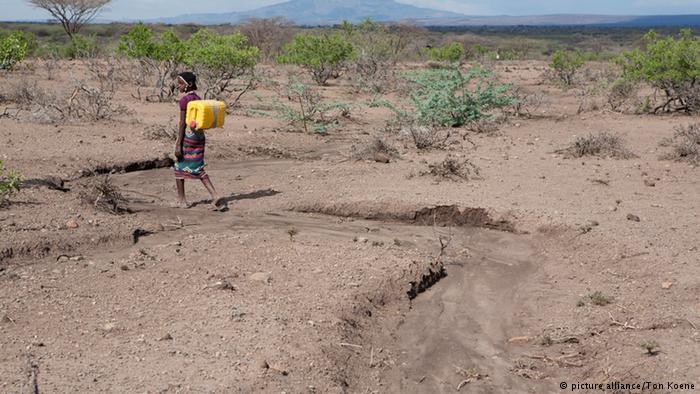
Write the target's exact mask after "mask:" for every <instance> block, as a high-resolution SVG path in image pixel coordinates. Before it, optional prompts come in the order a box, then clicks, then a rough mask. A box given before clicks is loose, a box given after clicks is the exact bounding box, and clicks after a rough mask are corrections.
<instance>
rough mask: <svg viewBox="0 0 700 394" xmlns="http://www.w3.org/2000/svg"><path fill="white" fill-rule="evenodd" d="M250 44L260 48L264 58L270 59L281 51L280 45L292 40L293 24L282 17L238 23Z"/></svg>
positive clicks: (254, 19)
mask: <svg viewBox="0 0 700 394" xmlns="http://www.w3.org/2000/svg"><path fill="white" fill-rule="evenodd" d="M239 28H240V30H241V33H243V34H245V35H246V37H248V42H249V43H250V45H252V46H255V47H258V48H260V55H261V57H262V58H263V59H264V60H271V59H273V58H274V57H276V56H277V55H279V54H280V53H281V52H282V46H283V45H284V44H285V43H287V42H289V41H291V40H292V36H293V35H294V24H293V23H292V22H291V21H289V20H287V19H284V18H282V17H275V18H269V19H260V18H252V19H247V20H246V21H245V22H243V23H241V24H240V25H239Z"/></svg>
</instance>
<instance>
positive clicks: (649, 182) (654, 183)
mask: <svg viewBox="0 0 700 394" xmlns="http://www.w3.org/2000/svg"><path fill="white" fill-rule="evenodd" d="M644 185H645V186H649V187H654V186H656V182H654V181H651V180H649V179H645V180H644Z"/></svg>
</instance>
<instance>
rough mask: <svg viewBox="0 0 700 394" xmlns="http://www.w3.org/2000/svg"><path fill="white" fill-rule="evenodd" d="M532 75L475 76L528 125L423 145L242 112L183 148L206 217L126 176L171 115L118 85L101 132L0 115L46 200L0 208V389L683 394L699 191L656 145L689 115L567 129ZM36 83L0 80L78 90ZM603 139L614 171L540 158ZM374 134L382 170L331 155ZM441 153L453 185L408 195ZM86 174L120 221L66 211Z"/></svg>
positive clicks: (435, 183) (596, 119) (14, 158)
mask: <svg viewBox="0 0 700 394" xmlns="http://www.w3.org/2000/svg"><path fill="white" fill-rule="evenodd" d="M545 66H546V65H545V64H544V63H538V62H524V61H523V62H503V63H498V64H496V65H495V66H494V67H495V72H496V74H497V75H498V76H499V78H501V79H502V80H505V81H508V82H512V83H514V84H515V86H519V87H521V88H522V89H524V90H526V91H528V92H532V93H538V94H540V95H541V96H542V98H543V99H542V102H541V104H540V105H539V106H538V107H537V108H536V109H535V110H534V111H533V113H532V114H531V116H523V117H511V118H509V119H508V121H507V122H505V123H504V124H502V125H501V126H500V129H499V130H498V132H496V133H493V134H483V133H474V132H471V131H468V130H466V129H464V130H461V129H459V130H456V131H455V137H454V138H452V139H451V140H450V144H449V145H448V146H447V147H446V149H433V150H418V149H416V148H415V146H414V145H413V144H412V141H411V140H410V139H409V138H407V137H406V136H404V135H401V134H400V133H396V132H390V131H387V130H386V127H385V126H386V122H387V120H389V119H390V118H391V116H392V115H391V113H390V112H389V111H388V110H387V109H385V108H371V107H370V106H369V105H368V104H367V102H368V101H369V100H370V99H372V97H373V96H372V95H371V94H364V93H359V94H358V93H356V92H354V91H353V89H352V88H351V86H350V85H351V83H352V81H350V80H348V79H347V78H341V79H338V80H334V81H331V84H330V86H328V87H324V88H323V89H322V94H323V96H324V97H326V98H329V99H333V100H343V101H346V102H349V103H351V104H352V109H351V111H350V117H349V118H347V119H343V120H342V121H341V122H340V124H339V126H338V127H335V128H331V129H330V131H329V133H328V134H327V135H317V134H304V133H299V132H290V131H289V127H288V126H287V124H286V123H285V122H283V121H281V120H278V119H273V118H269V117H265V116H262V115H260V114H258V113H257V112H255V110H256V109H258V108H259V107H260V105H261V104H260V101H259V100H258V99H257V98H256V96H254V95H248V96H245V98H244V100H243V102H242V106H241V107H238V108H236V110H234V113H233V114H230V115H229V116H228V117H227V120H226V126H225V127H224V128H223V129H219V130H212V131H210V132H208V135H207V154H206V157H207V161H208V172H209V174H210V176H211V178H212V181H213V183H214V185H215V186H216V187H217V188H218V190H219V191H220V192H221V193H222V194H223V195H224V196H225V199H226V201H227V202H228V207H229V209H228V210H227V211H225V212H215V211H212V210H210V209H209V208H208V204H207V203H208V195H207V194H206V191H205V189H204V188H203V187H202V185H201V184H198V183H197V182H193V181H188V182H187V185H186V186H187V193H188V198H189V200H190V201H191V202H194V203H195V206H194V207H192V208H190V209H187V210H184V209H178V208H171V207H170V206H169V203H170V202H172V201H174V199H175V190H174V189H175V188H174V182H173V177H172V170H171V169H169V168H167V165H165V166H163V164H162V163H161V165H150V167H162V168H150V169H143V168H149V165H148V164H147V163H151V164H153V163H155V162H156V161H158V160H160V161H162V160H163V159H164V158H165V157H167V156H168V155H169V154H170V151H171V150H172V145H173V142H172V141H170V140H168V139H167V138H162V137H153V133H152V131H153V130H154V129H156V128H158V127H161V126H163V125H172V123H173V122H174V118H175V116H176V115H177V110H176V105H175V103H146V102H140V101H137V100H135V99H133V98H132V97H131V94H132V93H133V89H132V87H131V86H129V85H128V84H123V85H122V86H120V89H119V91H118V95H117V96H116V100H117V102H118V103H119V104H121V105H123V106H125V107H126V108H127V109H128V112H124V113H126V114H127V115H119V116H116V117H115V118H114V119H112V120H105V121H99V122H85V121H68V122H63V123H58V124H51V123H49V124H46V123H41V122H38V121H36V118H34V117H32V116H30V115H31V114H28V113H26V112H25V113H24V114H22V113H20V116H18V117H7V116H5V117H0V130H2V131H0V135H1V136H2V140H3V147H2V149H1V150H0V159H1V160H3V161H4V162H5V165H6V167H8V168H12V169H14V170H17V171H19V172H20V173H21V174H22V175H23V177H24V179H25V180H37V179H43V180H46V179H47V178H48V177H54V178H51V179H61V180H63V181H64V185H63V188H64V190H56V189H57V188H56V187H47V186H46V183H45V182H44V183H42V182H38V183H37V182H34V183H32V182H28V183H27V184H26V185H25V187H24V188H23V190H22V191H21V192H20V193H18V194H16V195H13V196H12V197H11V199H10V203H9V204H8V205H7V206H5V207H3V208H0V348H1V349H2V351H1V352H0V392H2V393H20V392H24V390H28V389H29V387H30V386H31V381H32V376H33V375H34V378H35V380H36V382H37V383H38V386H39V389H40V390H41V392H47V393H59V392H110V393H228V392H241V393H251V392H266V393H267V392H269V393H453V392H470V393H556V392H571V391H572V390H571V388H572V387H574V386H573V385H574V384H578V383H588V384H601V383H602V384H603V385H607V384H608V383H611V384H613V383H615V382H618V383H622V384H628V385H629V384H643V383H644V382H654V383H655V384H658V385H660V387H653V386H652V387H645V388H640V389H625V388H615V387H611V388H607V389H605V391H606V392H613V393H627V392H633V393H639V392H644V393H671V392H673V393H676V392H695V391H700V352H699V350H700V330H698V325H700V279H699V278H700V264H699V263H700V261H699V257H698V256H700V253H698V246H699V245H700V232H698V231H697V230H698V229H699V228H700V219H699V218H698V213H699V212H700V199H698V195H700V177H699V176H698V174H699V172H698V171H700V170H698V169H697V168H696V167H693V166H690V165H689V164H687V163H682V162H675V161H668V160H661V159H660V156H661V155H662V154H663V153H664V152H667V151H668V148H664V147H660V145H659V142H660V141H661V140H662V139H664V138H668V137H671V136H672V135H673V133H674V128H675V127H677V126H682V125H688V124H692V123H697V122H700V117H697V116H695V117H691V116H687V115H657V116H652V115H633V114H621V113H615V112H611V111H608V110H605V109H595V110H588V111H584V112H582V113H578V111H577V109H578V108H579V99H578V98H577V96H576V94H575V91H574V90H563V89H561V88H560V87H558V86H556V85H555V84H554V83H553V82H552V81H551V80H548V79H546V78H545V77H543V70H544V69H545ZM62 67H63V68H64V69H66V70H71V72H70V73H66V74H64V75H63V76H62V77H59V78H58V79H54V80H51V81H48V80H46V76H45V75H44V74H43V72H42V71H40V70H38V69H37V70H35V71H27V70H23V71H20V72H15V73H13V74H3V75H0V81H2V84H3V86H15V85H16V84H18V83H25V82H27V83H28V82H29V81H38V84H39V86H42V87H46V88H48V89H61V88H62V87H63V86H65V85H67V84H69V82H70V81H69V79H70V78H74V77H75V75H83V74H80V73H81V72H83V73H84V71H81V69H80V64H79V63H70V64H69V63H64V64H62ZM268 73H269V75H270V76H271V77H272V78H274V79H278V80H281V79H283V75H284V72H283V71H281V70H273V71H272V72H268ZM86 75H87V74H85V75H83V78H86V79H89V78H88V77H87V76H86ZM256 94H257V95H259V96H258V97H261V96H262V97H270V96H272V95H273V92H271V91H270V90H269V89H266V88H265V87H261V88H259V90H258V91H257V92H256ZM389 97H390V98H391V99H396V97H397V94H396V93H394V94H390V95H389ZM5 104H7V103H5ZM2 105H4V104H2ZM7 105H9V106H10V107H12V104H11V103H10V104H7ZM0 108H2V107H0ZM601 108H602V107H601ZM603 131H605V132H610V133H614V134H616V135H619V136H621V137H622V138H623V139H624V141H625V144H626V146H627V148H628V149H629V150H630V151H632V152H633V153H634V154H635V155H636V157H634V158H630V159H613V158H597V157H584V158H578V159H571V158H566V157H564V156H563V155H562V154H559V153H557V151H558V150H559V149H561V148H564V147H566V146H568V145H569V144H570V143H571V142H572V141H573V140H574V139H575V138H576V137H577V136H584V135H588V134H589V133H598V132H603ZM375 137H381V138H383V139H384V140H385V141H387V142H388V143H390V144H391V145H392V146H394V147H395V148H396V149H397V151H398V155H397V157H396V158H392V159H391V160H389V162H388V163H384V162H381V161H384V160H379V161H375V160H356V159H355V158H354V157H353V156H352V154H351V153H352V152H353V146H355V147H357V146H364V145H367V144H368V143H369V142H370V141H372V139H373V138H375ZM448 154H449V155H452V156H453V157H458V158H468V159H469V160H470V161H471V162H472V163H473V164H474V165H475V166H477V167H478V168H479V174H478V177H473V178H472V179H469V180H468V181H459V180H457V181H456V180H449V179H444V178H439V177H435V176H432V175H421V173H424V172H425V171H427V170H428V166H429V164H431V163H436V162H440V161H442V160H444V159H445V157H446V156H447V155H448ZM134 163H136V164H135V165H134ZM139 163H140V164H139ZM129 164H132V166H129ZM139 165H140V166H141V167H139ZM110 168H113V169H114V171H112V172H113V173H112V174H111V175H110V179H111V182H112V183H113V184H114V185H115V186H116V188H117V189H118V190H119V191H120V192H121V193H122V194H123V195H124V196H125V198H126V199H127V203H126V206H127V207H128V209H129V212H128V213H122V214H112V213H108V212H104V211H101V210H98V209H96V208H95V207H94V206H91V205H90V204H85V202H84V201H83V199H82V198H81V195H83V194H84V193H85V191H86V190H89V189H88V187H89V185H90V184H91V182H95V181H96V180H100V179H102V178H103V177H104V175H92V174H93V173H94V172H95V170H99V171H98V172H100V171H101V172H109V169H110ZM124 168H129V171H122V170H123V169H124ZM139 168H141V170H138V171H136V170H135V171H131V169H139ZM105 169H106V170H105ZM65 189H69V190H65ZM591 296H592V297H591ZM652 342H655V344H653V345H655V346H653V347H654V350H653V351H652V352H647V351H646V350H645V349H644V347H643V346H642V344H643V343H647V344H649V343H652ZM651 353H653V354H651ZM562 382H563V383H566V384H567V387H568V389H566V390H564V389H561V387H563V383H562ZM669 383H671V384H678V385H694V388H689V386H685V387H686V388H687V389H678V388H675V386H672V385H671V386H669V385H668V384H669ZM560 385H562V386H560ZM576 391H577V392H588V391H587V390H576ZM590 392H593V391H590Z"/></svg>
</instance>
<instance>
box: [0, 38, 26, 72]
mask: <svg viewBox="0 0 700 394" xmlns="http://www.w3.org/2000/svg"><path fill="white" fill-rule="evenodd" d="M26 56H27V42H26V41H25V40H24V37H23V35H22V34H21V33H20V32H13V33H12V34H10V35H8V36H6V37H2V38H0V70H12V69H13V68H14V67H15V66H16V65H17V63H19V62H21V61H22V60H24V58H25V57H26Z"/></svg>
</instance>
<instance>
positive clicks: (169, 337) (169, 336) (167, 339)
mask: <svg viewBox="0 0 700 394" xmlns="http://www.w3.org/2000/svg"><path fill="white" fill-rule="evenodd" d="M158 340H159V341H172V340H173V336H172V335H170V333H167V334H165V335H163V336H162V337H160V339H158Z"/></svg>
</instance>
